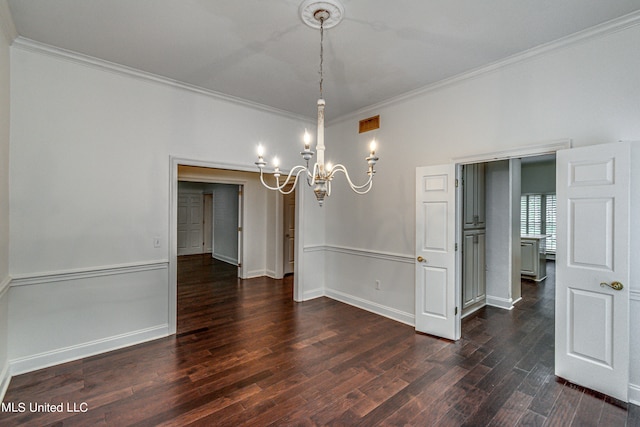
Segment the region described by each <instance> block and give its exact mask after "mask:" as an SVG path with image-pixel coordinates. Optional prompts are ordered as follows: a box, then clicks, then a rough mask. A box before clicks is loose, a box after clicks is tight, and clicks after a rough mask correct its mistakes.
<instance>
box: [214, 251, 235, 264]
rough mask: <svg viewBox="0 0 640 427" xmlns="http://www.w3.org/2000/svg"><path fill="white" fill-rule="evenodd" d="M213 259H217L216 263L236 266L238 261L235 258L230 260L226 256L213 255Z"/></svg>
mask: <svg viewBox="0 0 640 427" xmlns="http://www.w3.org/2000/svg"><path fill="white" fill-rule="evenodd" d="M213 258H214V259H217V260H218V261H223V262H226V263H227V264H232V265H238V260H237V259H236V258H231V257H228V256H226V255H220V254H216V253H214V254H213Z"/></svg>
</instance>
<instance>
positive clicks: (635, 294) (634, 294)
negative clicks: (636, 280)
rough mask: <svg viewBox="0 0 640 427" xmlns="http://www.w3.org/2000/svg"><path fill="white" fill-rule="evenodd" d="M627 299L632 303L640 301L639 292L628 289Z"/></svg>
mask: <svg viewBox="0 0 640 427" xmlns="http://www.w3.org/2000/svg"><path fill="white" fill-rule="evenodd" d="M629 299H630V300H632V301H640V291H636V290H635V289H629Z"/></svg>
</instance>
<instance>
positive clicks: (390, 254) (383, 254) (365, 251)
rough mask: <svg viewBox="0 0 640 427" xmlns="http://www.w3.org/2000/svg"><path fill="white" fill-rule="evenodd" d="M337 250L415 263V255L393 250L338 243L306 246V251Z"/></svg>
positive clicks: (362, 255)
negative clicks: (363, 247) (340, 244)
mask: <svg viewBox="0 0 640 427" xmlns="http://www.w3.org/2000/svg"><path fill="white" fill-rule="evenodd" d="M322 251H326V252H336V253H343V254H347V255H354V256H361V257H366V258H375V259H382V260H385V261H391V262H401V263H404V264H413V263H414V260H413V255H407V254H398V253H393V252H383V251H374V250H370V249H359V248H352V247H348V246H338V245H310V246H305V248H304V252H322Z"/></svg>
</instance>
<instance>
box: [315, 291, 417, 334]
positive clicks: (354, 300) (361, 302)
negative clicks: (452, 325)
mask: <svg viewBox="0 0 640 427" xmlns="http://www.w3.org/2000/svg"><path fill="white" fill-rule="evenodd" d="M325 296H327V297H329V298H331V299H334V300H336V301H340V302H343V303H345V304H349V305H352V306H354V307H357V308H360V309H362V310H366V311H368V312H371V313H374V314H377V315H379V316H383V317H386V318H388V319H391V320H395V321H397V322H400V323H404V324H406V325H409V326H415V323H416V320H415V316H414V315H413V314H412V313H407V312H405V311H401V310H397V309H395V308H392V307H387V306H385V305H382V304H378V303H375V302H372V301H368V300H365V299H362V298H359V297H356V296H353V295H349V294H346V293H344V292H340V291H336V290H335V289H325Z"/></svg>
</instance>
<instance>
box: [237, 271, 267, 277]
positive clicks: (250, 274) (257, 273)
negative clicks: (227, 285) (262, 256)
mask: <svg viewBox="0 0 640 427" xmlns="http://www.w3.org/2000/svg"><path fill="white" fill-rule="evenodd" d="M266 275H267V272H266V271H265V270H252V271H247V272H246V273H244V277H243V279H255V278H256V277H262V276H266Z"/></svg>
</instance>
